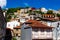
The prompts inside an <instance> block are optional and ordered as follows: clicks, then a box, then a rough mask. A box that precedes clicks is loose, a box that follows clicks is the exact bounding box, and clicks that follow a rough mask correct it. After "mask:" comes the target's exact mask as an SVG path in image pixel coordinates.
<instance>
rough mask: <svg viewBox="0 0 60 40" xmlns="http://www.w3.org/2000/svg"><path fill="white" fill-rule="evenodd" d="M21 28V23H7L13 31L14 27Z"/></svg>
mask: <svg viewBox="0 0 60 40" xmlns="http://www.w3.org/2000/svg"><path fill="white" fill-rule="evenodd" d="M16 26H20V23H19V22H17V21H11V22H7V28H11V29H13V27H16Z"/></svg>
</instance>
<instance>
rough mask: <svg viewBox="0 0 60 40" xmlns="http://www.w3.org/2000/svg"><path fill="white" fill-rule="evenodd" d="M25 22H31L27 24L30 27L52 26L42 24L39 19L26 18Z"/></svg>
mask: <svg viewBox="0 0 60 40" xmlns="http://www.w3.org/2000/svg"><path fill="white" fill-rule="evenodd" d="M27 23H31V24H29V25H30V26H31V27H32V28H53V27H49V26H47V25H44V24H42V23H41V22H40V21H36V20H28V21H27Z"/></svg>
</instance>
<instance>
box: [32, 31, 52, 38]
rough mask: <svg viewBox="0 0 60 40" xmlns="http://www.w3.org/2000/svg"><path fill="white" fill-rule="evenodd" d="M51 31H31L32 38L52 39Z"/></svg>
mask: <svg viewBox="0 0 60 40" xmlns="http://www.w3.org/2000/svg"><path fill="white" fill-rule="evenodd" d="M52 38H53V35H52V32H32V39H52Z"/></svg>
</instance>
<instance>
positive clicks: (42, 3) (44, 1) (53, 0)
mask: <svg viewBox="0 0 60 40" xmlns="http://www.w3.org/2000/svg"><path fill="white" fill-rule="evenodd" d="M1 1H2V0H1ZM1 1H0V4H3V6H2V8H16V7H26V6H29V7H35V8H41V7H44V8H46V9H55V10H58V9H60V0H5V1H3V2H2V3H1Z"/></svg>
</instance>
